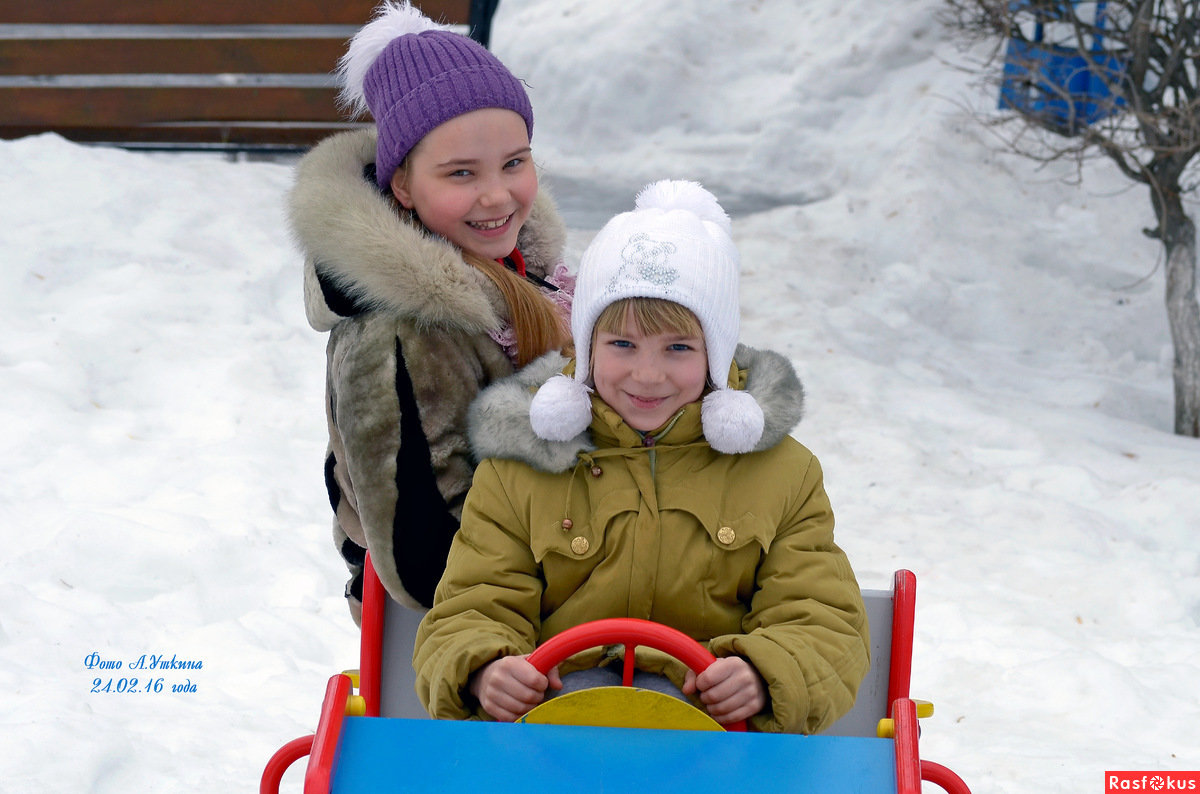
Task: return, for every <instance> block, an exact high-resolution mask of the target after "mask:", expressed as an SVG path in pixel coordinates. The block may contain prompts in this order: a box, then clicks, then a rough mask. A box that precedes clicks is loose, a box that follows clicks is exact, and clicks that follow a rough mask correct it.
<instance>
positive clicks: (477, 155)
mask: <svg viewBox="0 0 1200 794" xmlns="http://www.w3.org/2000/svg"><path fill="white" fill-rule="evenodd" d="M391 186H392V194H393V195H395V197H396V200H397V201H399V202H400V204H401V206H403V207H406V208H407V209H410V210H413V211H414V212H415V213H416V215H417V217H418V218H420V219H421V223H423V224H425V227H426V228H428V229H429V230H430V231H431V232H434V233H435V234H439V235H441V236H442V237H444V238H446V239H447V240H449V241H450V242H451V243H453V244H454V245H456V246H458V247H459V248H461V249H462V250H463V251H465V252H467V253H471V254H474V255H476V256H479V257H481V258H483V259H499V258H501V257H504V256H508V255H509V254H510V253H512V250H513V249H514V248H516V246H517V232H519V231H520V230H521V226H522V225H523V224H524V223H525V221H526V220H527V219H528V218H529V213H530V211H531V210H532V208H533V200H534V198H536V197H537V190H538V182H537V172H536V170H535V169H534V165H533V156H532V154H531V152H530V148H529V133H528V132H527V130H526V127H525V120H524V119H522V118H521V116H520V115H519V114H517V113H514V112H513V111H511V110H504V109H501V108H484V109H482V110H473V111H471V112H470V113H464V114H463V115H461V116H456V117H455V118H452V119H450V120H449V121H447V122H446V123H444V124H442V125H440V126H438V127H435V128H434V129H433V130H432V131H431V132H430V133H429V134H428V135H426V136H425V137H424V138H422V139H421V141H420V143H418V144H417V145H416V146H415V147H413V149H412V151H411V152H409V154H408V157H407V158H406V159H405V164H404V165H403V166H402V167H401V168H400V169H398V170H397V171H396V173H395V175H393V177H392V182H391Z"/></svg>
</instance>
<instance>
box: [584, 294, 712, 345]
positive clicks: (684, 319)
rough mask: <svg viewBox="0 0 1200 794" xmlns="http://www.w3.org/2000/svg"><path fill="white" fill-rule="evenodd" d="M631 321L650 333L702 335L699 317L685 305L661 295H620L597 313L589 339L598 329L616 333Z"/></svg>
mask: <svg viewBox="0 0 1200 794" xmlns="http://www.w3.org/2000/svg"><path fill="white" fill-rule="evenodd" d="M630 323H633V324H634V325H636V326H637V327H638V330H640V331H641V332H642V333H644V334H647V335H649V336H655V335H657V334H667V333H675V334H684V335H687V336H704V328H703V327H702V326H701V325H700V319H699V318H698V317H696V315H695V314H694V313H693V312H692V310H691V309H689V308H687V307H686V306H683V305H681V304H678V303H675V302H674V301H669V300H663V299H662V298H622V299H621V300H618V301H614V302H612V303H610V304H608V305H607V306H605V307H604V311H602V312H600V316H599V317H597V318H596V325H595V326H594V327H593V328H592V342H593V343H594V342H595V340H596V333H597V332H598V331H604V332H605V333H609V334H619V333H621V332H622V331H624V330H625V329H626V328H627V327H628V326H629V324H630Z"/></svg>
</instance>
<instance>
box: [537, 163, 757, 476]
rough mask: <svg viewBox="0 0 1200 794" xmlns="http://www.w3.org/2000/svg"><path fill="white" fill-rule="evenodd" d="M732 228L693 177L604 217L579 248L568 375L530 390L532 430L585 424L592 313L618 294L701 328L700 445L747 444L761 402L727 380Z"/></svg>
mask: <svg viewBox="0 0 1200 794" xmlns="http://www.w3.org/2000/svg"><path fill="white" fill-rule="evenodd" d="M731 233H732V226H731V224H730V221H729V216H728V215H726V214H725V211H724V210H723V209H721V205H720V204H718V203H717V199H716V197H714V196H713V195H712V194H711V193H709V192H708V191H707V190H705V189H704V188H703V187H701V186H700V185H699V184H697V183H695V182H683V181H672V180H663V181H660V182H655V183H653V184H650V185H647V186H646V187H645V188H643V189H642V190H641V192H640V193H638V195H637V200H636V201H635V204H634V209H633V211H632V212H626V213H622V214H621V215H618V216H616V217H615V218H613V219H612V220H610V221H609V222H608V223H607V224H605V225H604V228H603V229H601V230H600V232H599V233H598V234H597V235H596V237H595V239H593V240H592V242H591V244H590V245H589V246H588V248H587V250H586V251H584V252H583V258H582V260H581V262H580V264H579V273H578V276H577V278H576V282H575V297H574V300H573V302H572V309H571V333H572V336H573V337H574V340H575V356H576V363H575V377H574V378H573V379H572V378H570V377H568V376H566V375H559V376H556V377H554V378H551V379H550V380H549V381H547V382H546V383H545V384H544V385H543V386H542V387H541V388H540V389H539V390H538V392H537V394H536V395H534V399H533V405H532V407H531V410H530V421H531V423H532V425H533V430H534V432H535V433H536V434H537V435H538V436H539V437H541V438H544V439H546V440H548V441H567V440H569V439H572V438H574V437H575V436H577V435H578V434H579V433H582V432H583V431H584V430H586V429H587V428H588V426H589V425H590V424H591V418H592V408H591V399H590V397H589V393H590V391H591V389H590V388H589V387H588V380H589V371H590V369H591V366H590V361H591V343H592V328H593V326H595V324H596V320H597V319H598V318H599V317H600V314H601V312H603V311H604V309H605V308H606V307H607V306H608V305H609V304H611V303H614V302H616V301H618V300H621V299H623V298H661V299H663V300H668V301H672V302H674V303H678V304H680V305H682V306H684V307H686V308H688V309H690V310H691V311H692V313H693V314H695V315H696V317H697V318H698V319H699V320H700V327H701V329H702V330H703V332H704V344H705V347H706V348H707V349H708V372H709V379H710V381H711V382H712V383H713V384H714V385H715V388H714V390H713V391H712V392H711V393H710V394H709V395H708V396H707V397H705V398H704V403H703V406H702V408H701V421H702V423H703V427H704V436H705V438H706V439H707V440H708V443H709V444H710V445H711V446H712V447H713V449H716V450H717V451H719V452H727V453H740V452H749V451H750V450H752V449H753V448H754V446H755V444H757V443H758V440H759V439H760V438H761V437H762V431H763V413H762V409H761V408H760V407H759V405H758V403H756V402H755V401H754V398H753V397H751V396H750V395H749V394H747V393H746V392H743V391H737V390H734V389H730V388H728V381H729V366H730V364H731V363H732V362H733V351H734V349H735V348H736V347H737V342H738V329H739V327H740V324H741V314H740V309H739V306H738V269H739V257H738V252H737V248H736V247H734V244H733V239H732V238H731V236H730V235H731Z"/></svg>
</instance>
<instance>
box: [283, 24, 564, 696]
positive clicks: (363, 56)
mask: <svg viewBox="0 0 1200 794" xmlns="http://www.w3.org/2000/svg"><path fill="white" fill-rule="evenodd" d="M338 76H339V78H340V81H341V84H342V99H343V102H344V104H345V106H346V107H347V108H348V109H349V111H350V112H351V115H352V117H354V116H358V115H359V114H361V113H364V112H367V111H369V112H370V114H371V116H372V117H373V119H374V122H375V123H374V125H373V126H371V127H369V128H366V129H362V130H355V131H351V132H346V133H341V134H338V135H334V136H332V137H330V138H328V139H326V140H325V141H323V142H322V143H320V144H319V145H318V146H317V147H315V148H314V149H313V150H312V151H311V152H310V153H308V154H307V155H306V156H305V157H304V158H303V159H302V160H301V162H300V163H299V166H298V168H297V175H296V182H295V185H294V187H293V188H292V190H291V192H290V194H289V196H288V209H289V221H290V225H291V228H292V231H293V234H294V237H295V239H296V240H297V242H298V243H299V246H300V247H301V249H302V250H303V253H304V286H305V310H306V314H307V316H308V320H309V322H310V324H311V325H312V326H313V327H314V328H316V329H317V330H318V331H328V332H329V342H328V346H327V381H326V384H327V388H326V409H327V410H326V413H327V418H328V426H329V448H328V453H327V456H326V459H325V483H326V486H327V488H328V491H329V498H330V502H331V504H332V507H333V511H334V522H333V530H334V538H335V542H336V544H337V546H338V549H339V551H340V552H341V554H342V556H343V558H344V559H345V561H346V564H347V565H348V567H349V569H350V572H351V579H350V582H349V584H348V586H347V589H346V596H347V598H348V600H349V604H350V608H351V613H352V614H353V615H354V617H355V620H356V621H357V620H359V618H360V609H361V595H362V571H363V562H364V555H365V553H366V552H367V551H370V553H371V558H372V561H373V564H374V566H375V569H376V570H377V572H378V574H379V578H380V580H381V581H382V582H383V584H384V587H385V588H386V589H387V591H388V593H389V594H390V595H391V596H392V598H393V599H395V600H396V601H398V602H400V603H401V604H403V605H405V606H407V607H410V608H411V610H412V614H411V615H410V616H409V620H408V622H410V623H411V625H412V626H413V627H414V628H415V625H416V622H417V620H419V617H420V614H421V612H422V611H423V610H424V608H426V607H428V606H429V605H430V604H431V603H432V599H433V589H434V586H435V585H436V584H437V582H438V579H439V577H440V576H441V574H442V571H443V568H444V566H445V560H446V553H447V550H448V549H449V547H450V541H451V538H452V537H453V536H454V533H455V531H456V530H457V529H458V524H459V519H460V516H461V512H462V504H463V498H464V496H465V494H466V491H467V488H468V486H469V485H470V483H471V476H472V473H473V471H474V462H473V461H472V459H471V456H470V451H469V449H468V444H467V438H466V414H467V407H468V405H470V403H471V401H472V399H473V398H474V397H475V395H476V394H477V393H478V392H479V391H480V389H482V388H483V387H484V386H486V385H488V384H489V383H491V382H492V381H494V380H497V379H499V378H501V377H505V376H508V375H510V374H512V373H513V372H514V370H516V369H518V368H520V367H522V366H524V365H525V364H526V363H528V362H529V361H531V360H533V359H534V358H537V357H538V356H539V355H541V354H543V353H545V352H547V351H550V350H558V349H560V348H561V347H562V346H563V345H564V344H565V343H567V342H568V341H569V338H570V334H569V329H568V317H569V311H570V293H571V290H572V283H573V282H572V279H571V277H570V276H569V275H568V273H567V270H566V268H565V267H564V266H563V264H562V248H563V243H564V241H565V237H566V234H565V229H564V226H563V223H562V221H561V219H560V218H559V215H558V212H557V210H556V209H555V207H554V204H553V202H552V201H551V199H550V198H549V196H547V195H546V194H545V192H544V191H540V190H539V188H538V179H537V172H536V169H535V166H534V162H533V159H532V153H531V150H530V139H531V136H532V133H533V112H532V109H531V107H530V103H529V97H528V96H527V95H526V93H525V89H524V87H523V85H522V84H521V81H520V80H518V79H517V78H516V77H515V76H513V74H512V73H511V72H510V71H509V70H508V69H507V68H505V66H504V65H503V64H502V63H500V61H499V60H497V58H496V57H495V56H494V55H492V53H490V52H488V50H486V49H485V48H484V47H482V46H480V45H479V44H478V43H476V42H475V41H473V40H472V39H470V38H468V37H467V36H464V35H461V34H459V33H457V32H455V31H453V30H452V29H450V28H447V27H444V26H440V25H436V24H434V23H433V22H432V21H430V20H429V19H428V18H427V17H425V16H424V15H423V14H421V12H420V11H418V10H416V9H414V8H412V7H411V6H410V5H409V3H408V2H407V0H406V1H405V2H402V3H392V2H389V3H386V4H385V5H383V6H381V7H380V8H379V10H378V13H377V15H376V17H375V18H374V19H373V20H372V21H371V22H369V23H368V24H367V25H366V26H365V27H363V28H362V29H361V30H360V31H359V32H358V33H357V34H356V35H355V36H354V37H353V39H352V40H351V42H350V45H349V48H348V51H347V53H346V55H345V56H344V57H343V58H342V60H341V62H340V63H339V69H338ZM414 716H415V715H414Z"/></svg>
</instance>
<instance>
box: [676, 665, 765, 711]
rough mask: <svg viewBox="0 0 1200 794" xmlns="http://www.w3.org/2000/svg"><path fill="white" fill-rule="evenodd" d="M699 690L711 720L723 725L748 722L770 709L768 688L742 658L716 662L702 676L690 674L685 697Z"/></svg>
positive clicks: (688, 674) (751, 666) (688, 672)
mask: <svg viewBox="0 0 1200 794" xmlns="http://www.w3.org/2000/svg"><path fill="white" fill-rule="evenodd" d="M697 690H699V691H700V701H701V702H702V703H703V704H704V706H705V708H707V709H708V713H709V716H711V717H712V718H713V719H714V720H716V721H717V722H719V723H722V724H725V723H730V722H736V721H738V720H744V719H749V718H750V717H753V716H754V715H755V714H757V713H758V712H760V711H762V710H763V708H765V707H766V705H767V685H766V684H765V683H763V680H762V676H760V675H759V674H758V671H757V670H755V669H754V665H752V664H750V663H749V662H747V661H746V660H745V659H743V658H742V657H740V656H725V657H722V658H720V659H717V660H716V661H715V662H713V663H712V664H710V665H709V666H708V669H707V670H705V671H704V672H703V673H701V674H700V675H696V674H695V673H693V672H692V671H691V670H688V671H687V677H686V678H685V679H684V682H683V694H685V695H690V694H692V693H693V692H695V691H697Z"/></svg>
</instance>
